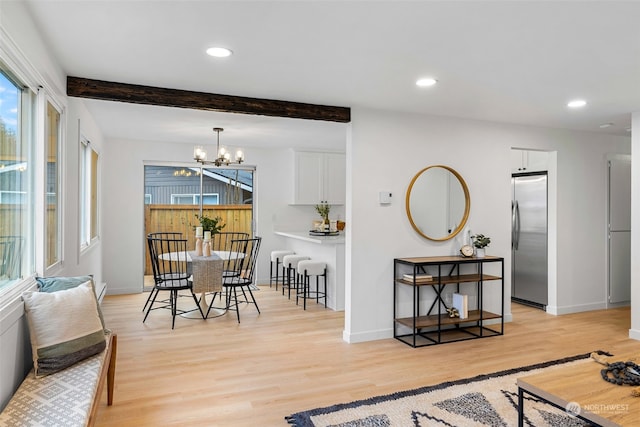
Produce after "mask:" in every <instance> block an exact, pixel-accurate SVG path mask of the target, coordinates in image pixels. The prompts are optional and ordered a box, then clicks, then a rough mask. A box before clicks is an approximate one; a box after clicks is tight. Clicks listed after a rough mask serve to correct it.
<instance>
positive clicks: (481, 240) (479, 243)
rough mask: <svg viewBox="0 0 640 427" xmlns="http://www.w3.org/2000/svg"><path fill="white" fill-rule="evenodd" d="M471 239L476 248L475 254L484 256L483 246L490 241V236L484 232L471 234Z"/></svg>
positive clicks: (487, 244) (479, 256) (480, 256)
mask: <svg viewBox="0 0 640 427" xmlns="http://www.w3.org/2000/svg"><path fill="white" fill-rule="evenodd" d="M471 239H472V240H473V246H474V247H475V248H476V256H477V257H478V258H482V257H484V256H485V248H486V247H487V246H489V243H491V238H490V237H487V236H485V235H484V234H476V235H474V236H471Z"/></svg>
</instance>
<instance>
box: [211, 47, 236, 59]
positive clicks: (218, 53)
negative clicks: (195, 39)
mask: <svg viewBox="0 0 640 427" xmlns="http://www.w3.org/2000/svg"><path fill="white" fill-rule="evenodd" d="M232 53H233V52H232V51H231V50H229V49H227V48H226V47H210V48H209V49H207V55H211V56H214V57H216V58H226V57H227V56H231V54H232Z"/></svg>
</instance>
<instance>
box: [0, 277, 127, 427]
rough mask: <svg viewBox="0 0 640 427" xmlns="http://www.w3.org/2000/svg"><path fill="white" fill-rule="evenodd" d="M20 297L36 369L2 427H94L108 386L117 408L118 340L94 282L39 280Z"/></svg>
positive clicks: (13, 401)
mask: <svg viewBox="0 0 640 427" xmlns="http://www.w3.org/2000/svg"><path fill="white" fill-rule="evenodd" d="M36 280H38V282H39V286H38V288H39V290H38V291H27V292H24V293H23V294H22V300H23V302H24V307H25V316H26V317H27V320H28V324H29V335H30V340H31V346H32V356H33V362H34V365H33V368H32V369H31V371H30V372H29V374H28V375H27V376H26V378H25V379H24V380H23V381H22V383H21V384H20V386H19V387H18V389H17V390H16V391H15V393H14V394H13V396H12V397H11V400H10V401H9V403H8V404H7V406H6V407H5V408H4V409H3V410H2V413H0V427H15V426H29V427H36V426H60V427H75V426H78V427H85V426H93V425H94V423H95V421H96V414H97V412H98V407H99V406H100V399H101V397H102V392H103V389H104V386H105V383H106V385H107V404H108V405H112V404H113V388H114V376H115V368H116V353H117V346H118V341H117V335H116V334H115V333H113V332H112V331H110V330H108V329H106V328H105V325H104V319H103V318H102V313H101V310H100V307H99V303H98V300H97V298H96V294H95V288H94V286H93V278H92V277H91V276H78V277H58V278H38V279H36Z"/></svg>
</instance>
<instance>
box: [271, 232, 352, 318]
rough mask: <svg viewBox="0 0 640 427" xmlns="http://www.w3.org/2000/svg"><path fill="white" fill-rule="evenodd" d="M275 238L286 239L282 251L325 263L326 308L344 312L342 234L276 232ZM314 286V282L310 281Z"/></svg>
mask: <svg viewBox="0 0 640 427" xmlns="http://www.w3.org/2000/svg"><path fill="white" fill-rule="evenodd" d="M274 233H275V234H276V235H277V236H282V237H285V238H286V244H285V245H284V247H282V249H288V250H292V251H294V252H295V253H296V254H297V255H306V256H308V257H309V258H311V259H312V260H314V261H324V262H326V263H327V307H329V308H331V309H332V310H336V311H342V310H344V299H345V291H344V289H345V288H344V283H345V267H344V258H345V257H344V242H345V239H344V233H340V234H339V235H338V236H311V235H309V232H308V231H276V232H274ZM312 283H314V284H315V280H312Z"/></svg>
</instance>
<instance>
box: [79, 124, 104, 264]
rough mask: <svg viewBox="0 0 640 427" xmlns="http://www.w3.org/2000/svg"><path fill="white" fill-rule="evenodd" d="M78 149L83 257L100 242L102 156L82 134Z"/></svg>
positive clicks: (80, 227) (80, 238) (81, 247)
mask: <svg viewBox="0 0 640 427" xmlns="http://www.w3.org/2000/svg"><path fill="white" fill-rule="evenodd" d="M78 149H79V155H78V181H79V182H78V184H79V186H78V189H79V195H78V210H79V212H78V215H79V219H80V220H79V221H78V227H79V230H78V236H79V242H78V243H79V245H80V255H82V254H84V253H85V252H87V251H88V250H90V249H91V248H92V247H93V246H95V245H97V244H98V241H99V240H100V209H99V206H98V202H99V200H100V198H99V194H100V188H99V183H100V179H99V174H100V154H99V153H98V151H96V150H95V149H94V148H93V146H92V144H91V141H90V140H89V139H88V138H86V137H85V136H84V135H82V134H80V139H79V148H78Z"/></svg>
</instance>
